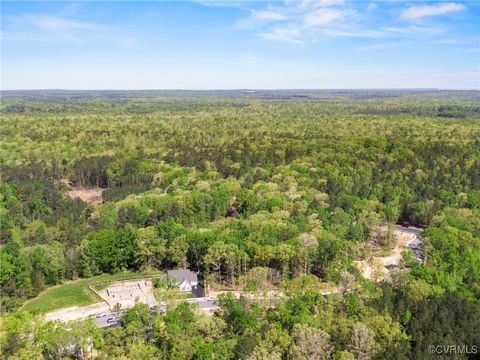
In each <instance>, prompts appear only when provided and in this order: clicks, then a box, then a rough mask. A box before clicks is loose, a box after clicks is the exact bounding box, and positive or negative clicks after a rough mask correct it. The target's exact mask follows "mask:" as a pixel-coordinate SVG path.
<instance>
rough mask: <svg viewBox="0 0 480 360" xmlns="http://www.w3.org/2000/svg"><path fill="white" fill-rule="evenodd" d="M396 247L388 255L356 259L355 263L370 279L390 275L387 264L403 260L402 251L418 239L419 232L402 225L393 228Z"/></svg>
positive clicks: (395, 264) (390, 264)
mask: <svg viewBox="0 0 480 360" xmlns="http://www.w3.org/2000/svg"><path fill="white" fill-rule="evenodd" d="M393 234H394V237H395V241H396V242H395V247H394V248H393V249H392V250H391V253H390V255H388V256H372V257H371V258H370V259H369V260H368V261H367V260H361V261H356V262H355V264H356V265H357V266H358V267H359V268H360V269H361V271H362V273H363V276H364V277H365V278H367V279H370V280H381V279H385V278H387V277H388V274H389V270H388V268H387V266H397V265H399V264H400V261H401V260H402V252H403V251H404V250H406V249H408V247H409V245H410V244H412V243H413V242H415V241H418V239H417V234H416V233H414V232H412V231H408V230H405V229H403V228H401V227H400V226H395V227H394V229H393Z"/></svg>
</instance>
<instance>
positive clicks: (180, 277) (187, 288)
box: [167, 269, 198, 293]
mask: <svg viewBox="0 0 480 360" xmlns="http://www.w3.org/2000/svg"><path fill="white" fill-rule="evenodd" d="M167 276H168V277H169V278H170V279H174V280H175V281H176V282H177V284H178V287H179V288H180V291H182V292H192V293H195V292H196V289H197V287H198V279H197V274H196V273H194V272H193V271H190V270H187V269H176V270H168V271H167Z"/></svg>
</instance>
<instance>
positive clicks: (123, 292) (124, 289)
mask: <svg viewBox="0 0 480 360" xmlns="http://www.w3.org/2000/svg"><path fill="white" fill-rule="evenodd" d="M96 293H97V295H98V296H100V297H101V298H102V299H103V300H104V301H105V302H106V303H107V304H108V305H109V306H110V308H111V309H113V308H114V306H115V305H117V304H120V306H121V308H122V309H125V308H129V307H132V306H134V305H135V303H137V302H141V303H144V304H148V305H150V306H154V305H155V304H156V300H155V297H154V296H153V284H152V280H151V279H147V278H145V279H138V280H128V281H115V282H112V283H110V284H108V286H107V287H105V288H104V289H102V290H98V291H96Z"/></svg>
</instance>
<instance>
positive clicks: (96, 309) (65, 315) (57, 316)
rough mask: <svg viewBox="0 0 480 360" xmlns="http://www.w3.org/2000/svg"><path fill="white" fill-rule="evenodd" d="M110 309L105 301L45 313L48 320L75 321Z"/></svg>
mask: <svg viewBox="0 0 480 360" xmlns="http://www.w3.org/2000/svg"><path fill="white" fill-rule="evenodd" d="M108 311H110V307H109V306H108V304H107V303H105V302H100V303H96V304H92V305H87V306H71V307H68V308H63V309H60V310H55V311H52V312H49V313H46V314H45V320H47V321H54V320H56V321H64V322H66V321H73V320H81V319H86V318H88V317H90V316H95V315H97V314H98V313H101V312H108Z"/></svg>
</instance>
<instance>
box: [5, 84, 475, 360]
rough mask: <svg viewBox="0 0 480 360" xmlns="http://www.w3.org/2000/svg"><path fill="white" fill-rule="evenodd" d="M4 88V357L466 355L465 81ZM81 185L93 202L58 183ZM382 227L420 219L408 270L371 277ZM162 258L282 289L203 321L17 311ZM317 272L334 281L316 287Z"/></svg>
mask: <svg viewBox="0 0 480 360" xmlns="http://www.w3.org/2000/svg"><path fill="white" fill-rule="evenodd" d="M2 97H3V99H2V104H1V114H2V121H1V124H0V125H1V154H0V155H1V157H0V162H1V183H0V189H1V191H0V205H1V206H0V243H1V245H0V259H1V268H0V270H1V271H0V282H1V306H2V318H3V319H2V330H1V334H0V346H1V348H2V351H1V352H2V356H3V357H4V358H8V359H43V358H46V359H64V358H72V359H73V358H85V357H87V356H93V357H94V358H99V359H330V358H333V359H343V360H346V359H359V360H364V359H433V358H437V357H438V356H439V355H438V354H432V353H429V352H428V347H429V346H430V345H445V346H448V345H459V346H462V345H465V346H467V347H468V348H469V349H470V350H471V349H472V348H474V347H475V346H478V347H479V348H480V105H479V103H480V102H479V101H480V94H479V93H478V92H475V91H470V92H460V91H458V92H448V91H419V92H415V91H405V92H401V91H383V92H382V91H354V92H349V91H337V92H328V91H318V92H315V91H299V92H293V91H278V92H275V91H271V92H267V91H262V92H258V93H254V92H241V91H237V92H153V91H152V92H91V93H89V92H63V93H62V92H4V93H2ZM91 188H100V189H101V190H102V202H101V203H100V204H89V203H88V202H84V201H82V200H80V199H75V198H71V197H69V196H68V195H67V194H68V191H69V190H71V189H91ZM397 223H408V224H412V225H415V226H419V227H422V228H425V231H424V233H423V240H424V242H425V245H424V254H423V256H424V261H423V263H418V262H415V261H413V260H412V259H411V258H410V257H409V255H408V254H405V255H404V260H403V261H402V267H401V268H400V269H396V270H395V271H392V276H391V279H390V280H389V281H381V282H379V283H375V282H372V281H371V280H369V279H366V278H364V277H363V276H362V273H361V272H360V271H359V269H358V267H356V266H355V261H357V260H359V259H366V258H368V255H369V251H370V250H369V246H368V244H370V243H371V242H372V239H374V238H376V237H377V235H378V234H377V230H378V228H379V226H380V225H383V224H387V225H392V224H397ZM379 241H380V245H381V246H382V247H383V248H384V249H389V248H390V247H391V246H392V239H391V238H390V237H389V236H384V237H382V238H381V239H380V240H379ZM177 267H188V268H190V269H192V270H194V271H197V272H198V273H199V274H201V279H202V281H205V282H208V283H211V284H215V285H216V286H219V287H224V288H232V289H243V290H245V291H246V292H252V293H253V292H260V291H263V290H265V289H273V288H275V289H281V290H282V292H284V293H285V294H287V295H288V296H286V297H285V298H284V299H283V300H281V301H280V302H279V303H278V304H276V305H275V306H267V305H265V304H264V303H262V302H259V301H254V300H251V299H247V298H243V297H242V298H241V299H240V300H237V299H234V298H233V297H232V296H229V295H225V296H223V297H222V298H221V299H220V300H219V301H220V305H221V311H220V312H219V313H218V314H216V315H214V316H206V315H199V314H197V313H196V311H195V309H194V308H193V307H192V306H191V305H189V304H187V303H181V304H179V305H178V306H177V307H176V309H174V310H172V311H169V312H168V313H167V314H166V315H165V316H161V315H160V314H156V315H155V316H150V314H149V310H148V307H147V306H145V305H141V304H139V305H137V306H136V307H134V308H132V309H129V310H127V311H126V312H125V313H124V315H123V318H122V319H123V320H122V325H121V326H120V327H117V328H110V329H99V328H96V327H95V326H94V325H93V324H91V323H90V322H75V323H69V324H60V323H55V322H46V321H45V320H44V319H43V318H42V317H41V316H39V314H35V313H31V312H27V311H23V310H22V305H23V304H24V303H25V302H26V301H27V300H28V299H31V298H34V297H36V296H37V295H38V294H39V293H40V292H42V291H43V290H45V289H47V288H49V287H52V286H54V285H58V284H62V283H65V282H67V281H70V280H75V279H78V278H90V277H92V276H96V275H99V274H103V273H117V272H120V271H123V270H130V271H144V270H149V269H157V270H166V269H172V268H177ZM327 283H328V284H336V285H337V286H339V287H342V288H343V289H344V290H345V291H341V292H339V293H335V294H332V296H327V297H325V296H322V292H321V291H320V289H322V286H323V285H324V284H327ZM92 344H93V345H92ZM92 348H93V349H92ZM479 353H480V349H479ZM443 356H447V354H445V353H443ZM475 356H478V354H471V353H470V354H467V353H465V352H464V353H460V352H457V353H455V354H452V353H449V354H448V358H458V359H465V358H472V359H473V358H475Z"/></svg>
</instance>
